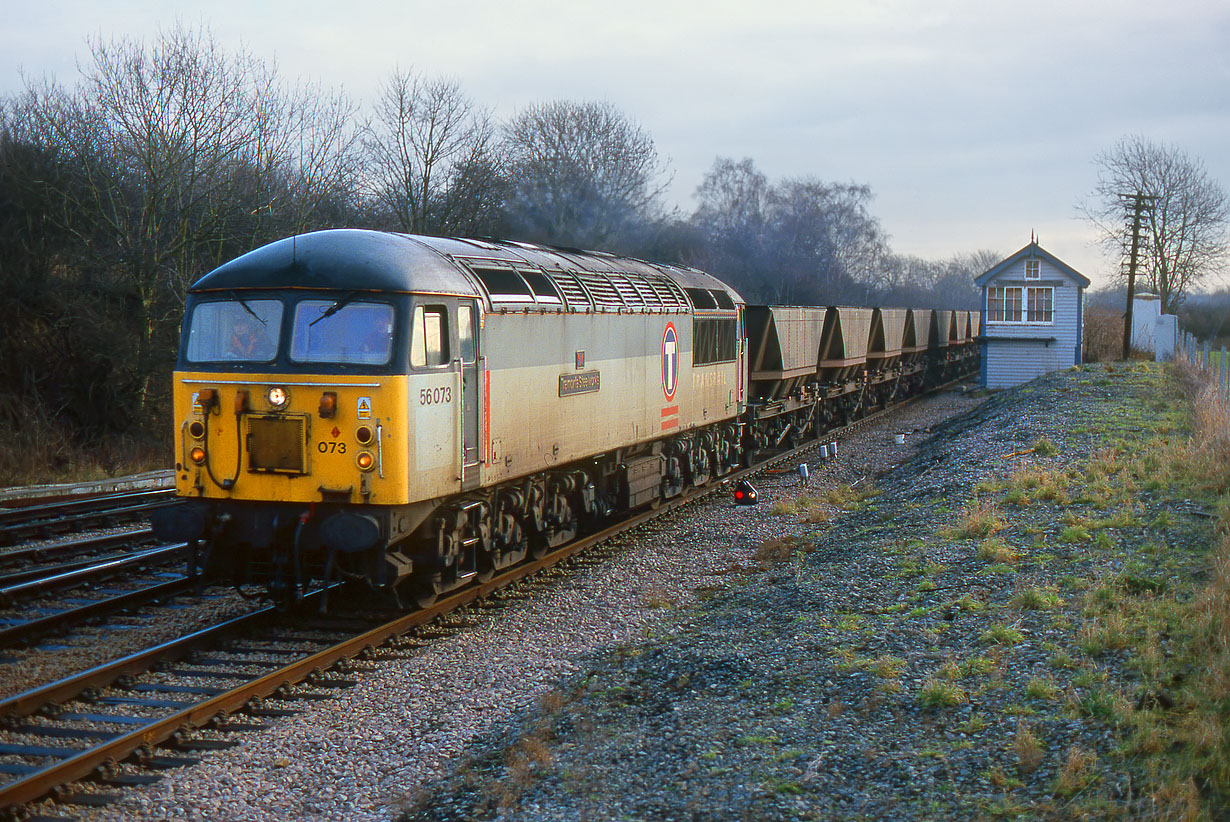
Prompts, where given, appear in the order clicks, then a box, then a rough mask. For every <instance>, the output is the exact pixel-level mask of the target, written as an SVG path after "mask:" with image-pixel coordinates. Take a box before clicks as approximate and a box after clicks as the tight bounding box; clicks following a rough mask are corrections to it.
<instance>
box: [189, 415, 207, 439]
mask: <svg viewBox="0 0 1230 822" xmlns="http://www.w3.org/2000/svg"><path fill="white" fill-rule="evenodd" d="M188 433H189V434H190V435H191V436H192V438H193V439H194V440H199V439H200V438H201V437H203V436H205V423H203V422H201V421H200V420H194V421H193V422H191V423H189V424H188Z"/></svg>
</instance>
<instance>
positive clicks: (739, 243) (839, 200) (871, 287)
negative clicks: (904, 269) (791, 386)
mask: <svg viewBox="0 0 1230 822" xmlns="http://www.w3.org/2000/svg"><path fill="white" fill-rule="evenodd" d="M696 198H697V201H698V207H697V210H696V212H695V213H694V215H693V218H692V220H693V225H694V226H696V228H697V229H698V230H699V231H701V232H702V233H703V234H704V235H705V236H706V237H707V239H708V248H707V252H708V253H707V256H706V259H703V260H700V261H698V262H699V263H700V264H701V265H702V267H704V266H706V265H707V266H708V267H710V268H712V269H713V270H714V271H715V272H718V273H720V274H721V275H722V276H725V277H728V278H730V279H731V280H734V281H735V282H736V284H737V286H738V287H739V288H740V289H741V290H742V291H743V293H744V296H746V297H749V298H751V299H760V300H765V301H769V302H785V303H789V302H812V303H817V304H825V303H832V302H837V301H838V300H850V299H860V300H867V299H869V297H870V295H872V294H873V293H874V292H875V291H876V289H877V288H878V287H879V285H880V282H881V279H882V277H883V273H884V272H883V264H884V260H885V257H886V255H887V253H888V249H887V238H886V237H885V235H884V232H883V230H882V229H881V228H880V224H879V222H878V221H877V220H876V219H875V218H874V217H872V216H871V214H870V212H869V210H868V204H869V203H870V201H871V189H870V188H868V187H867V186H862V185H857V184H854V183H847V184H842V183H826V182H823V181H821V180H817V179H815V178H810V177H804V178H795V179H786V180H782V181H780V182H777V183H774V184H770V183H769V181H768V179H767V178H766V177H765V175H764V174H762V173H761V172H760V171H758V170H757V169H756V166H755V164H754V163H753V162H752V160H751V159H748V158H745V159H743V160H742V161H740V162H738V163H736V162H734V161H733V160H730V159H728V158H724V157H719V158H717V160H716V161H715V162H714V164H713V167H712V169H710V171H709V173H708V174H706V175H705V179H704V181H703V182H702V183H701V185H700V186H699V188H697V190H696Z"/></svg>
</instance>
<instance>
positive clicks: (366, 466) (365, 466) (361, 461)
mask: <svg viewBox="0 0 1230 822" xmlns="http://www.w3.org/2000/svg"><path fill="white" fill-rule="evenodd" d="M354 462H355V465H357V466H359V470H360V471H370V470H372V468H374V467H375V465H376V458H375V457H373V456H372V454H371V452H370V451H360V452H359V456H357V457H355V458H354Z"/></svg>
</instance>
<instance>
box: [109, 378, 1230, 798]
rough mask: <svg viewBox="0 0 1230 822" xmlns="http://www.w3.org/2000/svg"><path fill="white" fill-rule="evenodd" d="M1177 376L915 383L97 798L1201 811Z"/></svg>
mask: <svg viewBox="0 0 1230 822" xmlns="http://www.w3.org/2000/svg"><path fill="white" fill-rule="evenodd" d="M1189 407H1190V406H1189V404H1188V400H1187V399H1186V398H1185V396H1184V386H1183V385H1182V383H1181V380H1179V379H1178V378H1177V377H1175V376H1173V375H1172V374H1170V373H1169V372H1166V371H1163V370H1162V369H1160V368H1158V367H1156V366H1151V365H1131V366H1123V365H1110V366H1095V367H1090V368H1084V369H1081V370H1076V371H1069V372H1063V373H1059V374H1055V375H1051V376H1049V377H1046V378H1044V379H1041V380H1038V381H1035V382H1034V383H1031V384H1029V385H1027V386H1024V387H1022V388H1021V389H1018V390H1014V391H1006V392H1002V393H997V394H993V395H990V396H979V395H978V394H976V393H974V394H969V393H961V392H947V393H944V394H941V395H938V396H934V397H929V398H926V399H923V400H921V401H920V402H918V403H916V404H914V405H911V406H908V407H906V408H903V409H900V410H899V411H897V412H894V413H893V414H892V415H890V416H887V417H884V418H881V419H880V420H877V421H874V422H871V423H870V424H868V425H866V426H863V427H862V428H861V429H860V430H858V431H857V432H856V433H853V434H851V435H849V436H847V437H845V438H843V440H842V442H841V448H840V453H839V455H838V457H837V458H836V459H833V460H828V461H825V462H818V461H817V460H816V459H814V458H813V460H812V461H811V469H812V471H811V479H810V482H809V483H808V484H807V485H800V484H799V483H798V480H797V478H796V476H795V475H793V474H790V473H779V474H771V475H767V476H764V477H762V478H761V479H759V480H757V485H758V488H759V489H760V491H761V493H762V498H763V502H762V503H761V504H760V505H758V506H755V507H746V508H739V507H734V506H733V505H732V504H731V501H730V499H729V497H726V496H721V495H719V496H713V497H710V498H708V499H706V500H703V501H701V502H698V503H696V504H693V505H690V506H687V507H686V508H685V509H683V510H681V511H679V512H675V513H672V514H670V515H668V516H667V517H665V518H662V519H660V520H657V521H655V522H653V523H650V524H648V525H646V526H643V527H642V528H640V529H637V530H636V531H635V532H632V533H631V534H630V535H625V536H623V537H620V538H619V539H618V541H617V543H615V544H609V545H607V546H604V547H603V548H601V549H599V550H598V551H597V552H596V554H595V556H594V557H593V558H592V559H589V560H582V561H581V562H580V563H576V564H575V565H574V567H573V568H572V569H571V570H570V571H569V572H568V573H567V574H566V575H559V574H552V575H551V576H550V578H548V579H546V580H544V581H543V582H541V583H532V584H527V585H523V586H522V587H521V588H520V589H519V590H517V591H514V592H512V593H511V594H510V595H509V596H507V597H503V598H501V599H500V600H499V601H498V602H493V603H490V604H489V605H485V606H483V607H479V608H475V609H471V610H470V611H468V612H466V613H464V614H458V615H456V616H455V617H450V618H449V619H448V620H447V622H446V624H443V625H441V626H439V632H440V634H441V635H442V637H443V638H441V639H438V640H433V641H430V642H428V643H426V644H423V645H421V646H418V647H405V648H402V649H399V650H397V651H395V652H393V653H390V654H380V655H378V657H379V658H378V660H377V661H375V662H372V663H364V664H356V667H355V671H354V678H355V679H356V680H357V684H356V685H355V686H354V687H353V688H350V689H348V690H346V691H345V692H344V693H342V694H340V695H339V696H337V697H336V698H333V699H330V700H327V701H324V702H311V703H306V704H303V703H296V710H298V711H299V713H298V714H297V715H295V716H292V717H288V718H286V719H283V720H280V721H279V722H277V723H274V724H272V725H271V726H270V727H269V728H268V729H266V730H264V731H261V732H260V733H258V734H255V735H253V736H252V737H251V738H250V739H248V740H246V741H244V742H242V743H241V744H239V745H238V746H237V747H234V748H232V749H229V750H225V751H219V752H217V753H213V754H210V755H209V756H207V757H205V758H204V759H203V760H202V761H201V762H200V763H199V764H197V765H195V766H193V767H190V768H185V769H179V770H173V771H168V772H166V775H165V776H164V778H163V779H162V780H161V781H160V782H159V783H157V784H154V785H149V786H145V787H141V788H135V789H134V790H133V791H131V792H130V793H127V794H126V795H125V797H124V799H123V800H122V801H121V802H120V803H119V804H117V805H114V806H112V807H110V808H107V809H105V810H100V811H88V812H87V813H86V815H87V816H89V817H90V818H92V819H106V820H111V819H115V820H120V819H123V820H137V819H151V820H153V819H192V818H227V819H254V820H256V819H259V820H264V819H283V818H296V819H348V820H396V819H404V820H420V819H423V820H459V819H517V820H531V819H532V820H544V819H546V820H580V819H587V820H607V819H610V820H615V819H646V820H648V819H678V820H685V819H689V820H690V819H698V820H701V819H705V820H708V819H712V820H726V819H757V820H760V819H934V820H938V819H950V818H955V819H985V818H996V817H1013V816H1021V817H1025V818H1068V817H1074V818H1175V819H1179V818H1187V817H1190V818H1199V816H1200V814H1201V813H1203V814H1204V815H1206V816H1208V817H1213V818H1216V817H1217V815H1218V814H1220V813H1224V810H1225V804H1224V803H1225V790H1226V785H1227V784H1228V782H1230V779H1227V773H1226V768H1227V765H1226V754H1225V745H1226V743H1225V742H1224V738H1225V731H1224V730H1223V727H1224V723H1225V717H1224V716H1223V714H1224V713H1225V712H1224V710H1223V709H1222V706H1223V705H1224V701H1225V699H1226V693H1227V684H1226V680H1227V678H1228V676H1227V673H1226V671H1227V651H1226V648H1227V645H1230V637H1227V636H1226V635H1225V627H1224V626H1225V624H1226V620H1225V619H1224V618H1223V617H1224V616H1225V610H1226V607H1227V606H1226V589H1225V580H1226V577H1227V573H1226V570H1225V569H1226V567H1227V564H1228V563H1227V561H1226V560H1225V559H1224V558H1223V559H1221V560H1220V561H1216V560H1215V548H1216V546H1215V540H1216V539H1217V535H1218V531H1217V530H1216V527H1217V523H1218V521H1219V520H1218V517H1220V516H1225V515H1226V513H1227V508H1230V506H1225V505H1224V504H1222V505H1219V500H1220V499H1222V498H1224V495H1225V493H1226V490H1227V489H1226V487H1225V483H1226V481H1227V477H1230V472H1228V471H1226V469H1225V462H1224V460H1225V459H1226V456H1227V454H1226V451H1227V449H1226V443H1225V439H1224V438H1223V439H1222V440H1221V441H1220V443H1218V442H1212V444H1210V441H1209V440H1208V439H1206V438H1205V437H1204V436H1203V434H1202V433H1201V430H1203V427H1204V426H1202V424H1201V423H1202V420H1204V418H1205V417H1206V416H1207V415H1197V416H1196V417H1194V416H1193V415H1192V414H1191V413H1190V410H1189ZM1227 422H1228V421H1227V419H1226V418H1224V417H1223V418H1222V420H1221V423H1222V430H1226V426H1227ZM902 432H904V434H905V436H904V440H905V442H904V443H903V444H898V443H897V442H896V439H897V437H896V435H897V434H899V433H902ZM1218 449H1221V451H1220V452H1219V450H1218ZM1218 460H1222V461H1223V462H1222V463H1221V465H1220V466H1218ZM1211 478H1214V479H1211ZM1218 478H1219V479H1218ZM1219 483H1220V484H1219ZM1219 495H1222V496H1220V497H1219ZM1222 550H1223V551H1224V549H1222ZM1219 562H1220V564H1218V563H1219ZM1218 568H1221V569H1222V570H1221V571H1220V572H1218V571H1217V569H1218ZM1218 585H1221V586H1222V587H1221V588H1218V587H1217V586H1218ZM1219 609H1220V610H1219ZM1219 631H1220V632H1221V633H1220V634H1219V633H1218V632H1219ZM416 644H417V643H416ZM1219 676H1220V679H1219V678H1218V677H1219Z"/></svg>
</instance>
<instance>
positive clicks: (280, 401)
mask: <svg viewBox="0 0 1230 822" xmlns="http://www.w3.org/2000/svg"><path fill="white" fill-rule="evenodd" d="M265 399H267V400H269V405H270V406H271V407H272V408H273V410H274V411H281V410H282V409H283V408H285V407H286V406H287V405H289V404H290V392H289V391H287V390H286V389H285V388H283V387H282V386H280V385H275V386H273V387H272V388H270V389H269V393H267V394H266V395H265Z"/></svg>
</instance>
